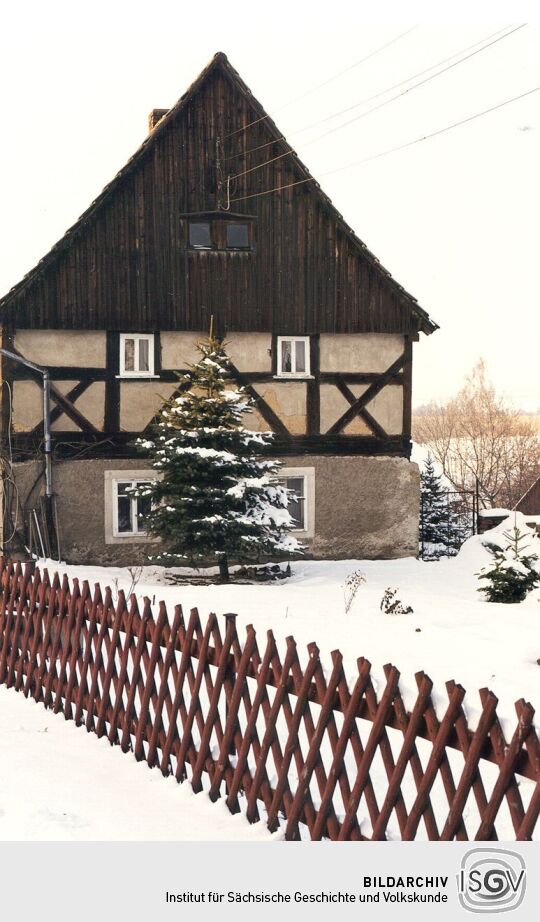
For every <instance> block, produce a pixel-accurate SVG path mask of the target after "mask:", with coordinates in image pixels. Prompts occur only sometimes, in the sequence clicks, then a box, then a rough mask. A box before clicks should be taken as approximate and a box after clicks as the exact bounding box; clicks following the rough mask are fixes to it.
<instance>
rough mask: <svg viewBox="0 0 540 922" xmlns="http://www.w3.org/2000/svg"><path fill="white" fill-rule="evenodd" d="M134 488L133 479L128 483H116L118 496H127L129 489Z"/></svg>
mask: <svg viewBox="0 0 540 922" xmlns="http://www.w3.org/2000/svg"><path fill="white" fill-rule="evenodd" d="M132 489H133V484H132V483H131V480H130V481H129V482H128V483H118V484H117V485H116V492H117V493H118V496H127V495H128V493H129V491H130V490H132Z"/></svg>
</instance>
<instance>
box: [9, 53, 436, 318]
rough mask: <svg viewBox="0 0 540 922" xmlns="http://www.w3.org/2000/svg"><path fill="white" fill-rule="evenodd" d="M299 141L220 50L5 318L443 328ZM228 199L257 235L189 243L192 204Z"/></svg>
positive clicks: (195, 211) (214, 209)
mask: <svg viewBox="0 0 540 922" xmlns="http://www.w3.org/2000/svg"><path fill="white" fill-rule="evenodd" d="M253 122H256V124H251V123H253ZM247 124H250V126H251V127H250V128H249V129H248V130H247V131H244V130H242V129H243V127H244V126H245V125H247ZM252 148H258V150H256V151H254V152H253V153H247V152H248V151H251V149H252ZM290 150H291V149H290V147H289V145H288V144H287V142H286V141H285V139H284V138H283V137H282V135H281V134H280V133H279V131H278V129H277V128H276V126H275V125H274V123H273V122H272V121H271V120H270V119H269V118H268V116H266V114H265V112H264V110H263V109H262V107H261V106H260V104H259V103H258V102H257V101H256V100H255V99H254V97H253V96H252V95H251V93H250V91H249V89H248V88H247V87H246V85H245V84H244V83H243V81H242V80H241V79H240V77H239V76H238V74H237V73H236V71H235V70H234V69H233V68H232V67H231V65H230V64H229V62H228V60H227V58H226V57H225V55H223V54H221V53H220V54H217V55H216V56H215V57H214V58H213V60H212V61H211V63H210V64H209V65H208V67H207V68H206V69H205V70H204V71H203V73H202V74H201V75H200V77H199V78H198V79H197V81H196V82H195V83H194V84H193V85H192V87H191V88H190V89H189V90H188V91H187V93H186V94H185V95H184V96H183V97H182V98H181V99H180V100H179V102H178V103H177V104H176V105H175V106H174V107H173V108H172V109H171V110H170V111H169V112H168V113H167V114H166V115H164V116H163V117H161V118H160V120H159V121H158V122H157V125H156V127H155V128H154V129H153V130H152V131H151V133H150V135H149V136H148V138H147V139H146V141H145V142H144V143H143V145H142V146H141V148H140V149H139V150H138V151H137V153H136V154H135V155H134V156H133V157H132V158H131V160H130V161H129V162H128V163H127V164H126V166H125V167H124V168H123V170H121V171H120V173H119V174H118V175H117V176H116V177H115V179H114V180H113V181H112V182H111V183H110V184H109V186H107V187H106V188H105V189H104V191H103V193H102V194H101V195H100V196H99V197H98V198H97V199H96V201H95V202H94V203H92V205H91V206H90V208H89V209H88V210H87V211H86V212H85V214H84V215H82V217H81V218H80V219H79V221H77V223H76V224H75V225H74V226H73V227H72V228H71V229H70V230H69V231H68V232H67V233H66V235H65V236H64V237H63V238H62V240H61V241H59V243H58V244H56V246H55V247H54V248H53V249H52V250H51V252H50V253H49V254H48V255H47V256H45V257H44V258H43V259H42V260H41V262H40V263H39V264H38V265H37V266H36V267H35V269H33V270H32V271H31V272H30V273H28V275H27V276H25V278H24V279H23V280H22V281H21V282H20V283H19V284H18V285H16V286H15V287H14V288H13V289H12V290H11V291H10V292H9V293H8V294H7V295H6V296H5V297H4V298H3V299H1V300H0V310H1V312H2V317H3V320H4V322H5V324H6V325H7V327H8V328H11V329H14V328H19V329H24V328H35V329H54V328H61V329H64V330H69V329H73V330H77V329H89V330H91V329H94V330H105V329H106V330H111V331H114V330H125V331H126V330H133V331H135V330H139V331H145V330H159V329H161V330H201V329H207V328H208V320H209V317H210V315H211V314H213V315H214V316H215V318H216V322H217V324H218V329H220V330H222V331H224V332H225V331H227V332H229V331H274V332H276V331H279V332H281V333H295V334H303V333H306V334H307V333H362V332H378V333H403V334H406V335H415V334H417V333H418V332H419V331H423V332H425V333H430V332H432V331H433V330H434V329H436V324H434V323H433V322H432V321H431V320H430V319H429V317H428V315H427V314H426V313H425V311H423V310H422V309H421V308H420V307H419V306H418V304H417V303H416V301H415V299H414V298H413V297H412V296H411V295H410V294H408V293H407V292H406V291H405V290H404V289H403V288H402V287H401V286H400V285H398V283H397V282H396V281H395V280H394V279H393V278H392V277H391V276H390V274H389V273H388V272H387V271H386V270H385V269H384V268H383V267H382V266H381V264H380V263H379V262H378V261H377V259H376V258H375V257H374V256H373V255H372V254H371V253H370V252H369V250H368V249H367V248H366V247H365V245H364V244H363V243H362V242H361V241H360V240H359V239H358V238H357V237H356V236H355V235H354V233H353V232H352V230H351V229H350V228H349V227H348V226H347V225H346V223H345V222H344V220H343V218H342V217H341V216H340V215H339V214H338V212H337V211H336V209H335V208H334V207H333V205H332V203H331V202H330V200H329V199H328V198H327V197H326V196H325V195H324V193H323V192H322V191H321V189H320V187H319V186H318V184H317V183H316V181H315V180H314V179H313V178H312V177H311V176H310V174H309V173H308V171H307V169H306V168H305V167H304V166H303V164H302V163H301V162H300V160H299V159H298V158H297V156H296V155H295V154H294V153H289V151H290ZM282 155H284V156H282ZM266 161H270V162H268V163H266V165H265V166H263V167H262V168H257V167H258V166H259V164H262V163H265V162H266ZM252 168H256V169H252ZM246 170H247V171H248V172H246V173H245V175H243V176H239V177H237V178H236V179H232V180H230V179H229V177H231V176H234V175H235V174H238V173H242V172H243V171H246ZM282 187H288V188H283V191H272V192H270V193H269V194H264V195H258V194H257V193H260V192H266V191H267V190H275V189H281V188H282ZM228 200H229V201H228ZM227 204H229V206H230V210H231V211H232V212H235V213H237V214H238V215H240V216H245V217H246V218H247V219H248V220H249V221H250V222H252V223H251V227H252V231H251V233H252V245H251V247H250V248H249V249H248V250H246V251H240V250H239V251H234V252H232V251H227V250H224V249H215V250H212V251H197V250H194V249H191V248H190V247H189V237H188V227H189V220H190V218H189V215H192V216H193V215H203V214H206V215H207V216H208V214H210V216H211V220H215V221H216V222H220V221H222V220H223V221H227V220H230V213H229V214H227V213H226V212H224V210H223V209H224V207H225V206H226V205H227Z"/></svg>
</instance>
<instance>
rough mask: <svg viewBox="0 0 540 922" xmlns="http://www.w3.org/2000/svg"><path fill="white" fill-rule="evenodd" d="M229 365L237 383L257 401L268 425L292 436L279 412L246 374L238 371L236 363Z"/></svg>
mask: <svg viewBox="0 0 540 922" xmlns="http://www.w3.org/2000/svg"><path fill="white" fill-rule="evenodd" d="M229 367H230V370H231V375H232V377H233V378H234V380H235V381H236V383H237V384H240V386H241V387H243V388H244V390H245V391H246V392H247V393H248V394H249V396H250V397H251V398H252V400H254V401H255V404H256V407H257V410H258V411H259V413H260V414H261V416H262V417H263V419H264V420H265V421H266V422H267V423H268V425H269V426H270V427H271V428H272V429H273V431H274V432H276V433H279V435H282V436H290V432H289V430H288V429H287V427H286V426H285V424H284V423H282V421H281V420H280V418H279V416H278V415H277V413H274V411H273V409H272V407H270V406H269V405H268V404H267V402H266V400H264V398H263V397H261V395H260V394H258V393H257V391H256V390H255V388H254V387H252V386H251V384H249V382H248V381H247V379H246V378H245V377H244V375H243V374H242V373H241V372H240V371H238V368H236V366H235V365H233V364H232V362H229Z"/></svg>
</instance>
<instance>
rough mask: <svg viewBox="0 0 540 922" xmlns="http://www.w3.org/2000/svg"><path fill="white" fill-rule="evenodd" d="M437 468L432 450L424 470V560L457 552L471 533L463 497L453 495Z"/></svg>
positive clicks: (421, 540) (422, 540)
mask: <svg viewBox="0 0 540 922" xmlns="http://www.w3.org/2000/svg"><path fill="white" fill-rule="evenodd" d="M441 481H442V477H441V475H440V474H437V473H436V471H435V463H434V460H433V457H432V455H431V453H429V454H428V456H427V458H426V461H425V463H424V468H423V470H422V471H421V472H420V502H421V514H420V548H421V552H422V557H423V558H424V560H430V559H434V558H439V557H443V556H452V555H453V554H456V553H457V551H458V550H459V548H460V547H461V545H462V544H463V542H464V540H465V539H466V538H468V537H470V534H471V531H470V527H469V526H468V525H467V523H466V518H468V512H467V513H466V515H465V516H464V514H463V511H462V510H461V509H460V503H459V501H456V500H455V499H452V498H451V496H450V494H449V491H448V490H447V489H445V488H444V487H443V485H442V482H441Z"/></svg>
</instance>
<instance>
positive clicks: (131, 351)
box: [124, 339, 135, 371]
mask: <svg viewBox="0 0 540 922" xmlns="http://www.w3.org/2000/svg"><path fill="white" fill-rule="evenodd" d="M124 370H125V371H135V340H134V339H125V340H124Z"/></svg>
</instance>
